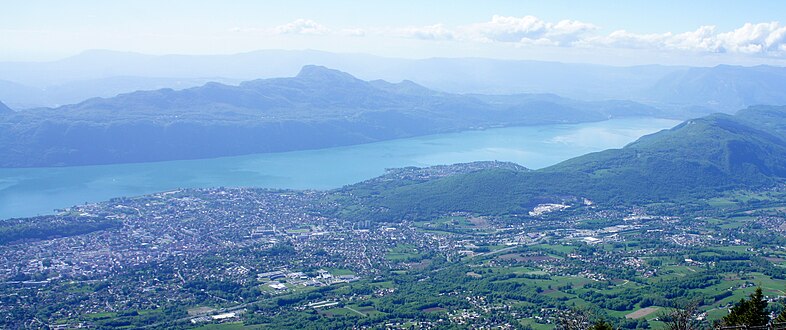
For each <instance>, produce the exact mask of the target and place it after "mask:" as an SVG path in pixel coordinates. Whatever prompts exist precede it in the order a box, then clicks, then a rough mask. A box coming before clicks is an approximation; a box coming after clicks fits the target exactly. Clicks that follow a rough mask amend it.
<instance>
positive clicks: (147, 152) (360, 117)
mask: <svg viewBox="0 0 786 330" xmlns="http://www.w3.org/2000/svg"><path fill="white" fill-rule="evenodd" d="M658 114H659V112H658V110H657V109H655V108H652V107H650V106H646V105H642V104H638V103H635V102H630V101H594V102H585V101H575V100H570V99H565V98H561V97H557V96H554V95H533V94H519V95H508V96H483V95H459V94H450V93H443V92H436V91H433V90H430V89H427V88H425V87H423V86H420V85H418V84H416V83H413V82H411V81H404V82H401V83H397V84H394V83H389V82H386V81H381V80H376V81H370V82H369V81H363V80H360V79H357V78H355V77H353V76H351V75H349V74H347V73H344V72H341V71H337V70H332V69H328V68H325V67H320V66H306V67H304V68H303V69H302V70H301V71H300V73H299V74H298V75H297V76H295V77H292V78H275V79H260V80H253V81H247V82H244V83H241V84H240V85H239V86H230V85H223V84H219V83H208V84H206V85H204V86H201V87H195V88H189V89H185V90H182V91H174V90H172V89H160V90H155V91H140V92H133V93H128V94H121V95H118V96H116V97H113V98H107V99H104V98H93V99H89V100H87V101H84V102H82V103H78V104H74V105H68V106H62V107H59V108H54V109H49V108H42V109H32V110H26V111H21V112H16V113H13V114H11V115H10V116H6V117H5V118H4V120H2V121H0V126H2V130H0V151H2V153H3V154H4V157H3V159H2V160H0V166H3V167H27V166H59V165H86V164H108V163H124V162H145V161H161V160H174V159H193V158H209V157H218V156H229V155H242V154H249V153H259V152H280V151H291V150H302V149H314V148H324V147H332V146H340V145H350V144H358V143H367V142H374V141H380V140H386V139H395V138H402V137H411V136H417V135H424V134H433V133H440V132H452V131H458V130H466V129H477V128H485V127H491V126H515V125H535V124H549V123H578V122H587V121H600V120H605V119H608V118H613V117H624V116H653V115H658Z"/></svg>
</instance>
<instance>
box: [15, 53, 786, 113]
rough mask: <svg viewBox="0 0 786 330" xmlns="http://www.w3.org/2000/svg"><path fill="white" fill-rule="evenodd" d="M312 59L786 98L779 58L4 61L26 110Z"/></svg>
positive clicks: (481, 77) (628, 93)
mask: <svg viewBox="0 0 786 330" xmlns="http://www.w3.org/2000/svg"><path fill="white" fill-rule="evenodd" d="M310 64H316V65H322V66H327V67H331V68H335V69H339V70H342V71H346V72H351V73H353V74H354V75H356V76H357V77H360V78H361V79H365V80H377V79H384V80H387V81H401V80H411V81H414V82H417V83H418V84H420V85H423V86H427V87H428V88H431V89H434V90H439V91H443V92H449V93H471V94H518V93H535V94H540V93H553V94H557V95H560V96H564V97H569V98H573V99H580V100H607V99H621V100H632V101H636V102H639V103H645V104H649V105H653V106H656V107H658V108H662V109H669V110H672V111H673V112H675V113H680V114H683V116H682V117H683V118H689V117H691V116H697V115H699V114H707V113H711V112H714V111H723V112H732V111H736V110H737V109H740V108H744V107H747V106H750V105H757V104H772V105H785V104H786V96H784V93H781V92H780V91H781V89H782V88H781V86H786V68H782V67H773V66H757V67H741V66H716V67H711V68H710V67H706V68H691V67H679V66H661V65H646V66H632V67H615V66H603V65H591V64H571V63H556V62H543V61H514V60H494V59H481V58H431V59H420V60H412V59H395V58H385V57H378V56H372V55H364V54H335V53H327V52H320V51H283V50H265V51H255V52H249V53H243V54H234V55H163V56H152V55H143V54H136V53H123V52H112V51H88V52H84V53H82V54H79V55H76V56H73V57H69V58H66V59H63V60H59V61H53V62H35V63H34V62H5V63H0V100H3V101H4V102H6V103H7V104H8V105H9V106H11V107H12V108H15V109H17V110H19V109H24V108H31V107H40V106H49V107H51V106H58V105H62V104H70V103H76V102H79V101H82V100H85V99H87V98H90V97H96V96H98V97H111V96H114V95H116V94H120V93H127V92H132V91H136V90H154V89H160V88H164V87H167V88H173V89H183V88H189V87H194V86H200V85H202V84H204V83H206V82H208V81H215V82H221V83H226V84H237V83H239V82H240V81H245V80H250V79H257V78H269V77H282V76H291V75H294V74H296V73H297V72H298V70H299V69H300V68H301V67H302V66H304V65H310Z"/></svg>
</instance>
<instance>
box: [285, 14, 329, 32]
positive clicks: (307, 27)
mask: <svg viewBox="0 0 786 330" xmlns="http://www.w3.org/2000/svg"><path fill="white" fill-rule="evenodd" d="M273 32H275V33H276V34H311V35H321V34H327V33H329V32H330V29H328V28H327V27H325V26H324V25H322V24H319V23H317V22H314V21H312V20H310V19H304V18H300V19H297V20H294V21H292V22H289V23H287V24H283V25H279V26H276V27H275V28H273Z"/></svg>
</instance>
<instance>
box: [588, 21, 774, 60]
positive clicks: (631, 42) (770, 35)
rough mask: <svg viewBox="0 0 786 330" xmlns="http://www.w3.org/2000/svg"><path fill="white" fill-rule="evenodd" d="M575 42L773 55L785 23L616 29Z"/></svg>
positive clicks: (622, 46)
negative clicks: (675, 29)
mask: <svg viewBox="0 0 786 330" xmlns="http://www.w3.org/2000/svg"><path fill="white" fill-rule="evenodd" d="M577 45H581V46H589V47H592V46H600V47H619V48H640V49H657V50H681V51H693V52H707V53H741V54H760V55H776V56H777V55H783V54H784V51H786V27H782V26H780V23H778V22H771V23H759V24H752V23H746V24H745V25H743V26H742V27H740V28H738V29H735V30H733V31H730V32H723V33H718V31H717V27H715V26H702V27H699V28H698V29H696V30H695V31H690V32H684V33H679V34H672V33H670V32H666V33H662V34H636V33H631V32H627V31H625V30H619V31H614V32H612V33H610V34H609V35H606V36H595V37H589V38H586V39H584V40H581V41H579V42H578V43H577Z"/></svg>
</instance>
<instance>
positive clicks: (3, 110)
mask: <svg viewBox="0 0 786 330" xmlns="http://www.w3.org/2000/svg"><path fill="white" fill-rule="evenodd" d="M11 112H14V110H11V108H9V107H8V106H7V105H5V104H3V102H0V114H3V113H11Z"/></svg>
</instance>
